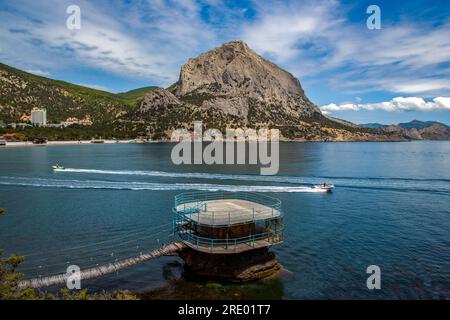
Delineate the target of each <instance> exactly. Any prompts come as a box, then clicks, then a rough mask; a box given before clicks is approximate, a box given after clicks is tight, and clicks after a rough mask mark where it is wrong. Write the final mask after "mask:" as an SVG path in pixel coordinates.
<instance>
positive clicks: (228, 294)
mask: <svg viewBox="0 0 450 320" xmlns="http://www.w3.org/2000/svg"><path fill="white" fill-rule="evenodd" d="M163 275H164V278H165V279H166V281H167V285H165V286H164V287H161V288H158V289H155V290H151V291H148V292H144V293H141V294H139V297H140V298H141V299H144V300H152V299H168V300H178V299H183V300H224V299H225V300H231V299H244V300H257V299H265V300H279V299H282V298H283V295H284V284H283V280H286V279H288V278H289V277H290V274H289V272H288V271H282V272H281V273H280V275H278V276H277V277H274V278H269V279H263V280H259V281H253V282H248V283H229V282H220V281H205V280H202V279H197V278H193V277H192V276H189V275H187V274H186V273H185V271H184V269H183V264H182V263H180V262H170V263H167V264H166V265H165V266H164V268H163Z"/></svg>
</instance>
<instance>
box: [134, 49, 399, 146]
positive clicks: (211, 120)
mask: <svg viewBox="0 0 450 320" xmlns="http://www.w3.org/2000/svg"><path fill="white" fill-rule="evenodd" d="M135 118H136V119H137V120H140V119H146V120H147V121H149V122H148V123H147V125H148V128H149V131H151V132H153V133H154V135H153V138H156V139H161V138H166V139H168V138H169V137H170V133H171V131H172V130H174V129H177V128H188V129H189V128H191V126H192V121H203V124H204V126H205V129H209V128H215V129H220V130H222V131H224V130H226V128H228V127H240V128H244V129H245V128H255V129H257V128H261V127H265V128H271V129H279V130H280V133H281V135H280V138H281V140H289V141H293V140H294V141H385V140H388V141H392V140H405V139H406V138H405V137H403V136H401V134H400V133H398V132H396V133H395V134H391V133H389V132H382V131H379V130H376V129H367V128H361V127H359V126H356V125H354V124H352V123H350V122H348V121H343V120H339V119H334V118H331V117H327V116H325V115H323V114H322V113H321V111H320V109H319V108H318V107H317V106H316V105H314V104H313V103H312V102H311V101H310V100H309V99H308V98H307V97H306V95H305V92H304V91H303V88H302V86H301V85H300V82H299V80H298V79H296V78H295V77H294V76H293V75H292V74H290V73H289V72H287V71H285V70H283V69H281V68H279V67H277V66H276V65H275V64H273V63H271V62H269V61H267V60H265V59H264V58H262V57H261V56H259V55H258V54H257V53H256V52H255V51H253V50H252V49H250V48H249V47H248V45H247V44H245V43H244V42H242V41H232V42H227V43H224V44H223V45H221V46H220V47H218V48H215V49H213V50H211V51H209V52H207V53H204V54H202V55H200V56H199V57H197V58H193V59H189V60H188V62H187V63H186V64H185V65H183V66H182V68H181V72H180V77H179V80H178V82H177V83H176V84H174V85H173V86H171V87H170V88H169V89H168V90H164V89H158V90H155V92H150V93H149V96H147V97H146V98H145V99H144V100H143V101H142V103H141V105H140V108H139V112H138V114H137V115H136V117H135Z"/></svg>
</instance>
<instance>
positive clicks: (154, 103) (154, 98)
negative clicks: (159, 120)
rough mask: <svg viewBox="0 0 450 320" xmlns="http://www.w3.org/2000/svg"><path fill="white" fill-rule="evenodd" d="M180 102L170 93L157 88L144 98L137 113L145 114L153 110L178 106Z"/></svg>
mask: <svg viewBox="0 0 450 320" xmlns="http://www.w3.org/2000/svg"><path fill="white" fill-rule="evenodd" d="M180 104H181V101H180V100H178V98H177V97H175V96H174V95H173V94H172V93H171V92H169V91H167V90H165V89H161V88H157V89H153V90H150V91H149V92H148V93H147V94H146V95H145V97H144V100H143V101H142V103H141V105H140V108H139V112H140V113H147V112H149V111H151V110H153V109H155V108H161V107H167V106H171V105H174V106H177V105H180Z"/></svg>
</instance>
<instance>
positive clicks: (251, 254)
mask: <svg viewBox="0 0 450 320" xmlns="http://www.w3.org/2000/svg"><path fill="white" fill-rule="evenodd" d="M179 255H180V257H181V258H182V259H183V260H184V262H185V264H186V265H185V270H186V272H187V274H188V275H189V274H190V275H193V276H196V277H200V278H206V279H215V280H222V281H230V282H248V281H255V280H260V279H264V278H269V277H273V276H275V275H277V274H278V273H279V272H280V271H281V265H280V263H279V262H278V261H277V260H276V258H275V253H273V252H270V251H268V249H267V248H263V249H257V250H251V251H246V252H243V253H239V254H207V253H203V252H198V251H195V250H193V249H191V248H186V249H183V250H182V251H181V252H180V254H179Z"/></svg>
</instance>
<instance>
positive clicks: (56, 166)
mask: <svg viewBox="0 0 450 320" xmlns="http://www.w3.org/2000/svg"><path fill="white" fill-rule="evenodd" d="M52 169H53V171H57V172H58V171H64V170H66V168H64V167H63V166H60V165H59V164H55V165H54V166H52Z"/></svg>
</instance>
